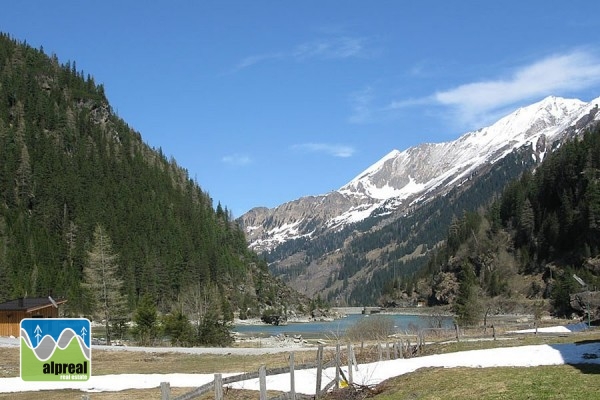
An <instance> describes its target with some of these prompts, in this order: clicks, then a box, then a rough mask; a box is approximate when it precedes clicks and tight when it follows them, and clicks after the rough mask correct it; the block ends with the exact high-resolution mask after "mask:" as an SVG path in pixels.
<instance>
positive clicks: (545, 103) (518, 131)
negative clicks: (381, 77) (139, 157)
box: [241, 97, 600, 250]
mask: <svg viewBox="0 0 600 400" xmlns="http://www.w3.org/2000/svg"><path fill="white" fill-rule="evenodd" d="M598 103H600V98H598V99H595V100H593V101H591V102H589V103H585V102H583V101H581V100H577V99H563V98H560V97H547V98H545V99H544V100H542V101H540V102H538V103H535V104H532V105H530V106H527V107H523V108H519V109H518V110H516V111H515V112H513V113H511V114H509V115H507V116H506V117H504V118H502V119H500V120H499V121H497V122H496V123H494V124H493V125H491V126H489V127H486V128H483V129H479V130H477V131H474V132H468V133H466V134H464V135H463V136H461V137H459V138H458V139H457V140H454V141H451V142H446V143H425V144H421V145H418V146H415V147H411V148H409V149H406V150H404V151H398V150H393V151H391V152H390V153H388V154H387V155H386V156H384V157H383V158H382V159H381V160H379V161H377V162H376V163H375V164H373V165H372V166H370V167H369V168H367V169H366V170H365V171H363V172H362V173H361V174H359V175H358V176H357V177H355V178H354V179H352V180H351V181H350V182H349V183H348V184H346V185H344V186H342V187H341V188H340V189H339V190H337V191H335V192H331V193H328V194H325V195H321V196H310V197H306V198H301V199H298V200H295V201H293V202H289V203H286V204H284V205H281V206H279V207H277V208H275V209H271V210H269V209H265V208H261V209H254V210H251V211H249V212H248V213H247V214H245V215H244V216H242V218H241V219H242V222H243V224H244V226H245V227H246V233H247V235H248V239H249V241H250V244H251V246H252V247H254V248H255V249H257V250H265V249H271V248H273V247H274V246H276V245H277V244H280V243H283V242H285V241H286V240H289V239H291V238H298V237H302V236H310V235H311V234H313V232H315V231H316V230H318V229H336V228H338V227H340V226H343V225H345V224H348V223H352V222H358V221H361V220H363V219H365V218H367V217H369V216H371V215H372V214H373V212H374V211H375V210H379V212H381V210H382V209H385V210H387V211H388V212H390V211H393V210H399V211H401V210H402V209H403V208H404V207H408V206H410V205H414V204H417V203H419V202H422V201H426V200H427V199H429V198H431V197H432V196H437V195H441V194H444V193H446V192H447V191H449V190H450V189H452V188H453V187H455V186H456V185H459V184H461V183H462V182H463V181H464V180H466V179H468V177H469V176H471V175H472V174H473V173H475V172H476V171H478V170H479V169H481V168H483V167H484V166H487V165H490V164H493V163H495V162H497V161H498V160H500V159H502V158H503V157H505V156H506V155H507V154H509V153H510V152H512V151H513V150H515V149H518V148H521V147H523V146H526V145H531V146H533V149H534V151H535V154H536V157H537V158H538V159H537V160H536V161H538V162H539V161H541V160H542V158H543V157H544V155H545V154H546V152H547V149H548V147H549V146H550V145H551V144H552V142H553V141H555V140H556V139H558V137H559V135H561V133H562V132H564V131H565V129H567V128H569V127H570V126H573V125H574V124H576V122H577V121H579V120H580V119H581V118H584V117H586V115H588V114H590V113H592V114H593V115H592V118H594V119H598V118H599V117H600V115H598V114H597V113H595V110H596V109H597V106H596V104H598Z"/></svg>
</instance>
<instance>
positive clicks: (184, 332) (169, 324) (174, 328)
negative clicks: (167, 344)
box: [163, 311, 194, 346]
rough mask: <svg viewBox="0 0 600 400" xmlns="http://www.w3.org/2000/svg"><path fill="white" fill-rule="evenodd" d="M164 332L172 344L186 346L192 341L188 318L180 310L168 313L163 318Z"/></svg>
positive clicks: (192, 335) (192, 336) (191, 329)
mask: <svg viewBox="0 0 600 400" xmlns="http://www.w3.org/2000/svg"><path fill="white" fill-rule="evenodd" d="M163 325H164V330H165V334H166V335H167V336H168V337H169V338H170V339H171V344H172V345H173V346H188V345H191V344H192V343H193V342H194V330H193V328H192V325H191V324H190V320H189V319H188V317H186V316H185V315H184V314H183V313H182V312H181V311H177V312H174V313H171V314H168V315H166V316H165V317H164V319H163Z"/></svg>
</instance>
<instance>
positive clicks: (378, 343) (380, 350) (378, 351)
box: [377, 342, 383, 361]
mask: <svg viewBox="0 0 600 400" xmlns="http://www.w3.org/2000/svg"><path fill="white" fill-rule="evenodd" d="M377 354H378V355H379V361H381V360H383V349H382V348H381V343H380V342H377Z"/></svg>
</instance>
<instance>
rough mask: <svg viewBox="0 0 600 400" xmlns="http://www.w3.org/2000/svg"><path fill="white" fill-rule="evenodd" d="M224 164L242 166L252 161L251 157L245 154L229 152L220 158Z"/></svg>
mask: <svg viewBox="0 0 600 400" xmlns="http://www.w3.org/2000/svg"><path fill="white" fill-rule="evenodd" d="M221 161H222V162H224V163H225V164H229V165H234V166H244V165H248V164H251V163H252V159H251V158H250V157H249V156H247V155H245V154H231V155H227V156H224V157H223V158H221Z"/></svg>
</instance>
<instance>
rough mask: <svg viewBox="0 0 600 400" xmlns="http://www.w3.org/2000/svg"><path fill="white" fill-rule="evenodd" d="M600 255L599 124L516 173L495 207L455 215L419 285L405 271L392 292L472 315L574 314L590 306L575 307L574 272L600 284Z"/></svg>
mask: <svg viewBox="0 0 600 400" xmlns="http://www.w3.org/2000/svg"><path fill="white" fill-rule="evenodd" d="M599 256H600V126H596V128H594V129H593V130H590V131H588V132H586V133H585V134H584V135H583V136H582V137H579V138H575V139H574V140H571V141H568V142H566V143H564V144H563V145H562V146H561V147H560V148H559V149H558V150H556V151H555V152H553V153H551V154H549V155H548V156H547V158H546V159H545V160H544V162H543V163H542V164H541V165H540V166H539V167H538V168H537V169H536V170H535V172H530V171H526V172H525V173H523V174H522V175H521V177H520V178H519V179H516V180H514V181H512V182H511V183H510V184H509V185H507V187H506V188H505V189H504V191H503V192H502V194H501V196H499V197H498V198H497V199H495V200H494V201H493V202H492V203H491V205H490V206H488V207H487V208H485V209H484V208H479V209H478V210H471V211H465V212H464V213H463V214H462V215H461V216H460V217H455V218H454V219H453V221H452V222H451V224H450V226H449V228H448V234H447V237H446V240H445V244H444V245H443V246H442V247H441V248H440V249H439V250H438V251H436V252H434V253H433V255H432V257H430V258H429V259H428V264H427V266H425V267H424V268H421V269H420V270H418V271H417V272H416V273H415V274H413V277H412V278H410V279H408V281H410V282H411V285H412V286H411V287H410V288H409V287H407V285H406V282H402V279H398V280H396V281H395V282H393V283H390V284H388V285H387V287H386V288H385V290H384V294H385V296H384V297H387V299H388V300H390V299H391V298H394V297H396V298H398V295H399V293H402V292H404V293H405V294H406V292H407V291H409V290H410V291H411V292H413V291H414V292H416V293H418V295H419V296H420V297H421V298H422V299H426V300H427V301H428V302H429V304H430V305H440V304H441V305H446V304H449V305H452V306H453V309H454V311H455V312H456V313H457V314H458V315H459V316H463V317H464V318H465V321H466V322H474V321H476V320H477V318H478V317H480V316H481V314H482V313H484V312H486V311H488V312H489V311H494V310H497V311H504V312H507V311H513V310H514V307H517V308H519V309H520V310H521V311H522V310H523V308H522V307H525V308H524V309H525V310H528V311H532V310H533V311H536V308H537V309H538V310H537V311H547V312H550V313H553V314H555V315H558V316H567V317H570V316H571V315H572V314H574V313H576V311H580V313H581V311H582V310H581V309H580V310H576V309H574V307H573V306H574V305H575V306H576V305H577V304H576V301H574V298H573V295H574V294H576V293H578V292H583V291H584V289H586V288H582V287H581V286H580V284H579V283H578V282H577V280H576V279H574V277H573V274H576V275H577V276H578V277H580V278H581V279H582V280H583V281H584V282H585V283H586V284H587V285H588V287H587V289H589V290H594V288H598V287H600V257H599ZM405 280H406V279H405ZM527 305H529V308H527ZM588 306H589V304H588V305H584V306H583V308H586V307H588ZM598 307H600V304H596V305H594V304H592V309H591V313H592V318H594V316H595V317H598V316H599V315H598V311H599V310H598ZM583 311H585V310H583ZM585 313H587V311H585Z"/></svg>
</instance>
